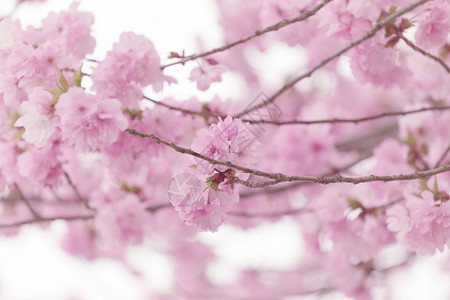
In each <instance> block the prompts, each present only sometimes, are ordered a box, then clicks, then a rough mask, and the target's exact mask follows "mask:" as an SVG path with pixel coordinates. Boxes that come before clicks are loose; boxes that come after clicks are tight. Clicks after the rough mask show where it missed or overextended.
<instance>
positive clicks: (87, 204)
mask: <svg viewBox="0 0 450 300" xmlns="http://www.w3.org/2000/svg"><path fill="white" fill-rule="evenodd" d="M64 176H65V177H66V179H67V182H68V183H69V185H70V186H71V188H72V190H73V191H74V193H75V195H76V197H77V199H78V201H79V202H80V203H81V204H83V205H84V206H85V207H86V208H87V209H89V210H92V209H93V208H92V207H90V206H89V203H88V202H87V201H86V200H84V199H83V197H81V195H80V193H79V192H78V189H77V187H76V186H75V185H74V184H73V182H72V180H71V179H70V177H69V174H67V173H66V172H64Z"/></svg>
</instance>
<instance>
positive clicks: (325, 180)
mask: <svg viewBox="0 0 450 300" xmlns="http://www.w3.org/2000/svg"><path fill="white" fill-rule="evenodd" d="M125 132H127V133H129V134H131V135H134V136H138V137H142V138H149V139H152V140H154V141H156V142H157V143H158V144H163V145H166V146H168V147H170V148H172V149H174V150H175V151H177V152H179V153H182V154H187V155H190V156H193V157H197V158H199V159H202V160H205V161H207V162H209V163H211V164H216V165H222V166H226V167H228V168H233V169H235V170H239V171H242V172H244V173H248V174H253V175H256V176H260V177H266V178H269V179H271V180H269V181H265V182H249V181H244V180H241V179H239V178H237V177H236V178H234V182H235V183H238V184H242V185H245V186H247V187H250V188H263V187H266V186H269V185H275V184H278V183H282V182H294V181H301V182H311V183H318V184H331V183H353V184H359V183H365V182H389V181H407V180H416V179H423V178H427V177H429V176H433V175H436V174H440V173H444V172H448V171H450V165H444V166H441V167H438V168H434V169H430V170H426V171H417V172H414V173H409V174H396V175H381V176H380V175H368V176H361V177H345V176H342V175H335V176H322V177H321V176H319V177H316V176H296V175H294V176H291V175H285V174H282V173H267V172H263V171H260V170H255V169H250V168H246V167H242V166H239V165H236V164H234V163H232V162H230V161H220V160H217V159H213V158H210V157H208V156H205V155H203V154H200V153H198V152H195V151H193V150H191V149H188V148H184V147H181V146H178V145H176V144H175V143H173V142H168V141H166V140H164V139H162V138H160V137H158V136H156V135H154V134H147V133H142V132H139V131H137V130H135V129H131V128H128V129H127V130H125Z"/></svg>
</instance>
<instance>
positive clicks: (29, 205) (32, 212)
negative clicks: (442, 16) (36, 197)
mask: <svg viewBox="0 0 450 300" xmlns="http://www.w3.org/2000/svg"><path fill="white" fill-rule="evenodd" d="M14 187H15V188H16V190H17V193H19V196H20V198H21V199H22V201H23V202H24V203H25V205H26V206H27V207H28V209H29V210H30V212H31V214H32V215H33V216H34V217H35V218H36V219H40V218H41V215H40V214H39V213H38V212H37V211H36V210H35V209H34V208H33V206H32V205H31V203H30V201H28V198H27V197H25V195H24V194H23V193H22V190H21V189H20V188H19V186H18V185H17V183H15V184H14Z"/></svg>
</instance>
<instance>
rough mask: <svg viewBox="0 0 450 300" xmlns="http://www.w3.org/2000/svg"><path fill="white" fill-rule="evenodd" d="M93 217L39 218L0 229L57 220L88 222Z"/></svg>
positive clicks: (2, 226) (4, 225) (0, 225)
mask: <svg viewBox="0 0 450 300" xmlns="http://www.w3.org/2000/svg"><path fill="white" fill-rule="evenodd" d="M93 217H94V215H82V216H58V217H39V218H34V219H29V220H24V221H19V222H14V223H9V224H0V228H11V227H17V226H22V225H27V224H34V223H43V222H53V221H57V220H65V221H76V220H89V219H92V218H93Z"/></svg>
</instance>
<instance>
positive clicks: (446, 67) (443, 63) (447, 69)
mask: <svg viewBox="0 0 450 300" xmlns="http://www.w3.org/2000/svg"><path fill="white" fill-rule="evenodd" d="M398 37H399V38H400V39H402V41H404V42H405V43H406V45H408V46H409V47H410V48H411V49H413V50H414V51H416V52H419V53H420V54H422V55H423V56H426V57H428V58H431V59H432V60H434V61H435V62H437V63H438V64H440V65H441V66H442V67H443V68H444V69H445V71H447V73H450V67H449V66H448V65H447V64H446V63H445V62H444V61H443V60H442V59H440V58H439V57H437V56H434V55H433V54H431V53H429V52H427V51H425V50H424V49H422V48H420V47H419V46H417V45H416V44H414V43H413V42H411V41H410V40H408V39H407V38H406V37H405V36H404V35H403V34H401V33H399V34H398Z"/></svg>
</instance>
